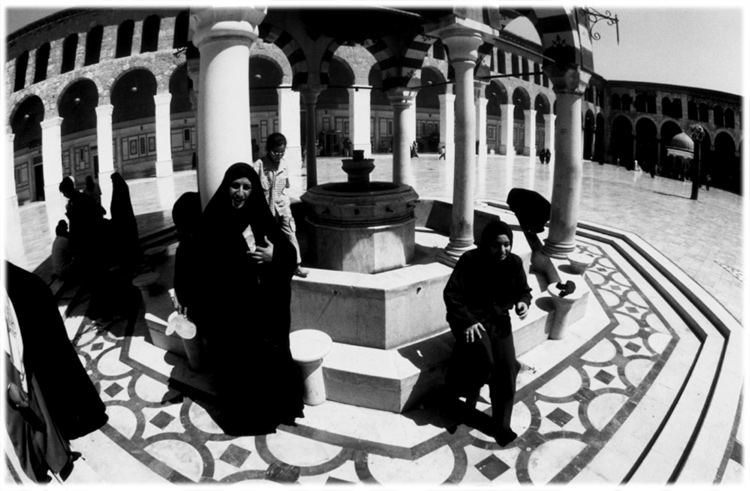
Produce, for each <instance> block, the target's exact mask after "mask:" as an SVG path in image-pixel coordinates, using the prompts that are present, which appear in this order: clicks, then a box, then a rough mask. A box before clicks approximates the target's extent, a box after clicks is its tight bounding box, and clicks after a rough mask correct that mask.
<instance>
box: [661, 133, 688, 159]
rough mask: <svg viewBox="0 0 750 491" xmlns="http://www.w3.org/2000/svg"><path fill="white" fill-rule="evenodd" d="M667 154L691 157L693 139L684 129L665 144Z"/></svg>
mask: <svg viewBox="0 0 750 491" xmlns="http://www.w3.org/2000/svg"><path fill="white" fill-rule="evenodd" d="M667 155H674V156H676V157H685V158H692V157H693V140H692V138H690V137H689V136H688V134H687V133H685V132H684V131H683V132H682V133H678V134H676V135H675V136H674V137H673V138H672V139H671V140H670V141H669V144H668V145H667Z"/></svg>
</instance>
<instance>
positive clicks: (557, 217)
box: [543, 69, 591, 258]
mask: <svg viewBox="0 0 750 491" xmlns="http://www.w3.org/2000/svg"><path fill="white" fill-rule="evenodd" d="M590 76H591V75H590V74H588V73H586V72H583V71H580V69H568V70H567V71H566V72H565V73H561V74H559V75H558V76H553V77H551V78H552V82H553V84H554V90H555V94H556V96H557V97H556V100H557V120H556V124H555V133H556V135H555V152H554V153H555V154H556V155H557V157H556V164H555V168H554V183H553V188H552V199H551V200H550V204H551V205H552V211H551V213H550V225H549V234H548V236H547V239H546V240H545V243H544V248H543V251H544V253H545V254H546V255H548V256H552V257H558V258H564V257H566V256H567V255H568V254H570V253H571V252H573V250H574V249H575V234H576V227H577V226H578V208H579V204H580V199H581V179H582V173H583V154H582V152H581V151H582V149H583V139H582V135H581V132H580V131H579V129H580V126H581V96H582V95H583V93H584V91H585V89H586V84H587V83H588V80H589V78H590Z"/></svg>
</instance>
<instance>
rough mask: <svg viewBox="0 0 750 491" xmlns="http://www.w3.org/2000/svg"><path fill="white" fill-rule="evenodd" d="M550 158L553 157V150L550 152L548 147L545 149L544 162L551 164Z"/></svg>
mask: <svg viewBox="0 0 750 491" xmlns="http://www.w3.org/2000/svg"><path fill="white" fill-rule="evenodd" d="M550 159H552V152H550V151H549V148H548V149H547V150H545V151H544V163H545V164H549V161H550Z"/></svg>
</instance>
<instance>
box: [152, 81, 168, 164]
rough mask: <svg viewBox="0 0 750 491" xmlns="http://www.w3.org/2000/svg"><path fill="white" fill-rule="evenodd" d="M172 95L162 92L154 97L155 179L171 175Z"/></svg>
mask: <svg viewBox="0 0 750 491" xmlns="http://www.w3.org/2000/svg"><path fill="white" fill-rule="evenodd" d="M171 100H172V94H170V93H169V92H163V93H161V94H156V95H155V96H154V107H155V111H154V113H155V120H156V177H166V176H171V175H172V172H173V171H172V137H171V124H170V117H169V102H170V101H171Z"/></svg>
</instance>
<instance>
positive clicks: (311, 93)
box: [301, 85, 325, 189]
mask: <svg viewBox="0 0 750 491" xmlns="http://www.w3.org/2000/svg"><path fill="white" fill-rule="evenodd" d="M323 89H325V87H324V86H322V85H308V86H305V87H304V88H303V89H302V90H301V93H302V104H304V105H305V128H306V131H307V134H306V135H305V157H306V159H305V160H306V162H305V166H306V167H307V189H310V188H312V187H314V186H317V185H318V159H317V156H316V155H315V152H316V151H317V146H318V128H317V126H318V124H317V119H318V118H317V113H316V105H317V102H318V96H319V95H320V93H321V92H323Z"/></svg>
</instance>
